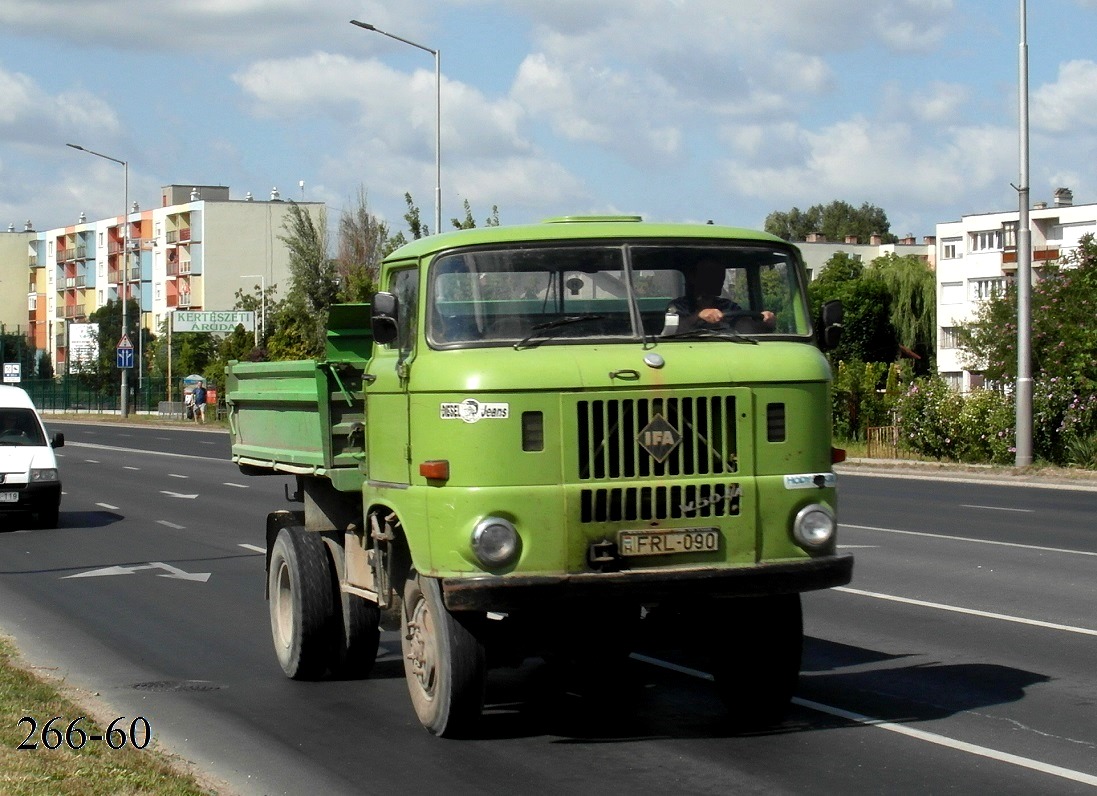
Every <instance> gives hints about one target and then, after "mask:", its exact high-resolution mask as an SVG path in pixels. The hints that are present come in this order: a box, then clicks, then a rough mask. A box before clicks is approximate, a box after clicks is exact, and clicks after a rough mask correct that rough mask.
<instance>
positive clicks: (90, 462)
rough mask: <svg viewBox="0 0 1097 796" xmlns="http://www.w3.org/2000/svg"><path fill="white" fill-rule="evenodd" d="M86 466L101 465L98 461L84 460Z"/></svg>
mask: <svg viewBox="0 0 1097 796" xmlns="http://www.w3.org/2000/svg"><path fill="white" fill-rule="evenodd" d="M84 463H85V464H99V460H98V459H84Z"/></svg>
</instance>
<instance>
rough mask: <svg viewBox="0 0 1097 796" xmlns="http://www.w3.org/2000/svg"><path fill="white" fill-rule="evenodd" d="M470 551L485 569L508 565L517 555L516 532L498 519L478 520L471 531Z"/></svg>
mask: <svg viewBox="0 0 1097 796" xmlns="http://www.w3.org/2000/svg"><path fill="white" fill-rule="evenodd" d="M472 551H473V552H474V553H475V554H476V557H477V558H478V559H480V563H482V564H483V565H484V566H486V567H501V566H503V565H505V564H509V563H510V562H511V561H513V560H514V559H515V557H516V556H517V555H518V531H517V530H515V528H514V525H512V524H511V523H510V522H508V521H507V520H504V519H501V518H500V517H487V518H485V519H483V520H480V522H478V523H477V524H476V528H475V529H473V531H472Z"/></svg>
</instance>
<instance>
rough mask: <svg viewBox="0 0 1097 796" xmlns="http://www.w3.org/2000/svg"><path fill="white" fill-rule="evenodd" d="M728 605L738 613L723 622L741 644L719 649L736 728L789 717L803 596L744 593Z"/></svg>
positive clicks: (718, 665)
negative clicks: (743, 596)
mask: <svg viewBox="0 0 1097 796" xmlns="http://www.w3.org/2000/svg"><path fill="white" fill-rule="evenodd" d="M727 605H728V606H729V607H733V609H732V610H734V611H735V616H734V617H732V618H731V619H730V621H727V622H722V623H721V624H722V629H726V636H724V637H725V638H729V639H739V640H741V643H737V644H735V646H734V647H732V646H730V645H729V646H725V647H722V648H720V649H717V650H713V667H712V668H713V672H712V674H713V679H714V680H715V681H716V688H717V691H718V693H719V695H720V699H721V700H722V701H723V703H724V706H725V707H726V708H727V709H728V712H729V713H730V715H731V721H732V724H733V725H734V726H735V727H736V728H739V729H758V728H762V727H768V726H772V725H774V724H776V723H778V722H780V721H781V719H783V718H784V716H785V713H786V712H787V711H788V705H789V702H790V701H791V700H792V697H793V695H794V694H795V693H796V684H797V680H798V679H799V677H800V657H801V655H802V653H803V645H804V620H803V613H802V611H801V607H800V595H799V594H779V595H775V596H772V597H758V598H749V599H746V598H744V599H741V600H740V599H737V600H734V601H731V602H730V603H728V604H727ZM721 635H723V634H721Z"/></svg>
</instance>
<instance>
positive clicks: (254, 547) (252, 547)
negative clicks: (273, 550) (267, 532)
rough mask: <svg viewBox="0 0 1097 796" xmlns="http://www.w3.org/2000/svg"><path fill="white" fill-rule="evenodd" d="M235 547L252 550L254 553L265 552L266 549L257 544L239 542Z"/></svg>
mask: <svg viewBox="0 0 1097 796" xmlns="http://www.w3.org/2000/svg"><path fill="white" fill-rule="evenodd" d="M237 547H242V548H244V549H245V550H254V551H255V552H256V553H265V552H267V551H266V550H264V549H263V548H262V547H260V546H259V545H257V544H239V545H237Z"/></svg>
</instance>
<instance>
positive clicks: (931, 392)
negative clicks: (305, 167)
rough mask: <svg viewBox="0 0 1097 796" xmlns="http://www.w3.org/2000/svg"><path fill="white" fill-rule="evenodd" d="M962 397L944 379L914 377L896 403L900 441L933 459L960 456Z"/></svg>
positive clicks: (961, 447)
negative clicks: (914, 379)
mask: <svg viewBox="0 0 1097 796" xmlns="http://www.w3.org/2000/svg"><path fill="white" fill-rule="evenodd" d="M962 407H963V398H962V397H961V396H960V395H959V393H956V392H954V391H953V390H952V389H950V388H949V386H948V384H946V383H945V381H944V380H943V379H940V378H935V377H927V378H921V379H918V380H916V381H915V382H914V383H913V384H911V385H910V388H909V389H908V390H907V391H906V393H905V394H903V395H902V396H900V398H899V399H898V401H897V403H896V418H897V425H898V426H899V444H900V445H903V446H904V447H906V448H909V449H910V450H913V451H915V452H917V453H921V454H923V455H925V456H932V457H933V458H935V459H959V458H960V454H961V451H962V449H963V447H964V446H963V445H962V443H961V439H960V437H961V425H960V410H961V408H962Z"/></svg>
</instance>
